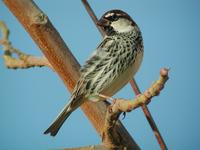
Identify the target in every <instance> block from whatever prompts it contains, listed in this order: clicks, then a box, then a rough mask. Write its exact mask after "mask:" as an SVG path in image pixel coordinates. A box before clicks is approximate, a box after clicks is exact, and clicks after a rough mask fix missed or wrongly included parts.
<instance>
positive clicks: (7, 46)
mask: <svg viewBox="0 0 200 150" xmlns="http://www.w3.org/2000/svg"><path fill="white" fill-rule="evenodd" d="M0 30H1V32H2V38H1V39H0V45H2V47H3V50H4V55H3V58H4V62H5V65H6V66H7V67H8V68H10V69H17V68H21V69H26V68H30V67H43V66H48V67H49V68H51V69H53V68H52V66H51V65H50V63H49V61H48V60H47V59H46V58H45V57H44V56H43V57H37V56H33V55H28V54H25V53H23V52H22V51H20V50H19V49H16V48H14V47H13V46H12V43H11V42H10V41H9V30H8V28H7V26H6V25H5V23H4V22H3V21H0ZM13 54H16V55H17V58H15V57H13Z"/></svg>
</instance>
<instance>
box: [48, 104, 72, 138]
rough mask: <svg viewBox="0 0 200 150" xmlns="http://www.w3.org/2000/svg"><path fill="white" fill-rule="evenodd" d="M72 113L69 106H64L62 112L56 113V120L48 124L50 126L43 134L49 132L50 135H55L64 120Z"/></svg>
mask: <svg viewBox="0 0 200 150" xmlns="http://www.w3.org/2000/svg"><path fill="white" fill-rule="evenodd" d="M71 113H72V110H71V109H70V108H69V106H67V107H65V108H64V109H63V110H62V112H61V113H60V114H59V115H58V117H57V118H56V120H55V121H54V122H53V123H52V124H51V125H50V127H49V128H48V129H47V130H46V131H45V132H44V134H49V133H50V135H51V136H55V135H56V134H57V133H58V131H59V129H60V128H61V126H62V125H63V123H64V122H65V120H66V119H67V118H68V117H69V116H70V114H71Z"/></svg>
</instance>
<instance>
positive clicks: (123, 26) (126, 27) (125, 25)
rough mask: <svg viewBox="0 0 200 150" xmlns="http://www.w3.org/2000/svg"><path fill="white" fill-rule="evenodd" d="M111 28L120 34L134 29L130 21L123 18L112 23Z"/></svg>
mask: <svg viewBox="0 0 200 150" xmlns="http://www.w3.org/2000/svg"><path fill="white" fill-rule="evenodd" d="M111 26H112V27H113V28H114V30H115V31H118V32H129V31H131V30H132V29H133V28H134V27H133V26H132V25H131V22H130V21H129V20H127V19H122V18H121V19H119V20H117V21H114V22H112V23H111Z"/></svg>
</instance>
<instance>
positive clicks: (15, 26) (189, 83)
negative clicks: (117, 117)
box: [0, 0, 200, 150]
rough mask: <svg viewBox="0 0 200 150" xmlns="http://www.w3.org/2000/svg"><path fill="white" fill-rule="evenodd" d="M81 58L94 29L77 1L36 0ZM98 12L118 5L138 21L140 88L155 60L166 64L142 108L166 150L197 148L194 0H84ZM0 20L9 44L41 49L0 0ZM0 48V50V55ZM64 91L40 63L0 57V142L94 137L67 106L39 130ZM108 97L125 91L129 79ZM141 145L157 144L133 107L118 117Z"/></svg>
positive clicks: (31, 143) (199, 24)
mask: <svg viewBox="0 0 200 150" xmlns="http://www.w3.org/2000/svg"><path fill="white" fill-rule="evenodd" d="M35 2H36V3H37V5H38V6H39V7H40V8H41V9H42V10H43V11H44V12H45V13H46V14H47V15H48V16H49V18H50V20H51V21H52V23H53V25H54V26H55V27H56V29H57V30H58V31H59V33H60V34H61V36H62V38H63V39H64V40H65V42H66V43H67V44H68V46H69V47H70V48H71V50H72V52H73V54H74V55H75V56H76V58H77V59H78V60H79V62H80V63H81V64H83V63H84V61H85V60H86V59H87V57H88V56H89V55H90V53H91V52H92V51H93V50H94V49H95V47H96V46H97V45H98V43H99V42H100V41H101V36H100V34H99V32H98V31H97V29H96V27H95V26H94V24H93V22H92V21H91V19H90V17H89V16H88V14H87V13H86V11H85V9H84V7H83V5H82V3H81V1H80V0H70V1H69V0H68V1H64V0H62V1H61V0H60V1H48V2H47V1H45V0H36V1H35ZM89 2H90V4H91V6H92V8H93V9H94V10H95V12H96V14H97V16H98V17H100V16H101V15H102V14H103V13H104V12H105V11H107V10H110V9H114V8H118V9H122V10H124V11H126V12H128V13H129V14H130V15H131V16H132V17H133V18H134V20H135V21H136V22H137V23H138V25H139V26H140V28H141V30H142V33H143V38H144V46H145V56H144V61H143V64H142V67H141V69H140V70H139V72H138V73H137V75H136V77H135V78H136V80H137V82H138V84H139V87H140V88H141V90H142V91H144V90H145V89H146V88H148V87H149V85H150V84H151V83H152V81H154V80H155V79H157V77H158V75H159V70H160V68H161V67H164V66H167V67H170V68H171V71H170V80H169V81H168V82H167V85H166V87H165V89H164V91H162V93H161V95H160V96H159V97H156V98H154V99H153V101H152V102H151V103H150V105H149V109H150V111H151V112H152V115H153V117H154V119H155V122H156V123H157V125H158V127H159V129H160V132H161V133H162V135H163V137H164V139H165V141H166V144H167V145H168V147H169V149H173V150H188V149H191V150H197V149H200V146H199V142H200V129H199V127H200V117H199V115H200V111H199V105H200V99H199V95H198V94H199V84H200V79H199V78H200V71H199V65H200V61H199V57H200V52H199V51H200V46H199V44H200V1H198V0H176V1H175V0H168V1H165V0H151V1H149V0H119V1H112V0H101V1H100V0H90V1H89ZM0 20H3V21H5V23H6V24H7V26H8V27H9V29H10V31H11V35H10V40H11V41H12V44H13V46H14V47H16V48H19V49H21V50H22V51H23V52H26V53H28V54H33V55H37V56H39V55H42V54H41V52H40V50H39V48H38V47H37V46H36V44H35V43H34V42H33V41H32V39H31V38H30V37H29V35H28V34H27V33H26V31H25V30H24V29H23V27H22V26H21V25H20V24H19V22H18V21H17V20H16V18H15V17H14V16H13V15H12V14H11V13H10V12H9V10H8V9H7V8H6V6H5V5H4V4H3V2H2V1H0ZM2 54H3V52H2V51H0V55H2ZM69 97H70V94H69V92H68V91H67V90H66V88H65V86H64V84H63V83H62V81H61V80H60V79H59V78H58V76H57V75H56V74H55V73H54V72H52V71H51V70H50V69H48V68H31V69H25V70H21V69H18V70H9V69H7V68H5V66H4V64H3V60H2V58H1V59H0V149H1V150H7V149H9V150H16V149H20V150H25V149H29V150H36V149H37V150H44V149H51V148H65V147H75V146H85V145H92V144H98V143H100V142H101V139H100V138H99V136H98V135H97V134H96V131H95V130H94V129H93V127H92V126H91V124H90V123H89V121H88V120H87V118H86V117H85V116H84V114H83V113H82V111H81V110H80V109H78V110H77V111H75V112H74V113H73V114H72V115H71V117H70V118H69V119H68V120H67V122H66V123H65V124H64V125H63V127H62V128H61V130H60V132H59V134H58V135H57V136H56V137H55V138H52V137H50V136H47V135H43V134H42V133H43V131H44V130H45V129H46V128H47V127H48V126H49V124H50V123H51V121H52V120H53V119H54V117H56V116H57V114H58V113H59V111H60V110H61V109H62V107H63V106H64V105H65V103H66V102H67V100H68V98H69ZM116 97H123V98H133V97H134V94H133V93H132V90H131V88H130V86H129V85H127V86H126V87H125V88H124V89H123V90H121V91H120V92H119V93H118V94H117V95H116ZM122 122H123V124H124V125H125V126H126V128H127V129H128V131H129V132H130V134H131V135H132V136H133V137H134V139H135V140H136V142H137V143H138V144H139V145H140V147H141V148H142V149H144V150H158V149H159V146H158V144H157V142H156V140H155V137H154V135H153V133H152V131H151V128H150V127H149V124H148V123H147V121H146V119H145V117H144V115H143V112H142V111H141V109H137V110H135V111H133V112H131V113H128V114H127V116H126V118H125V119H124V120H123V121H122Z"/></svg>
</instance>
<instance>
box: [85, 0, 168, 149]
mask: <svg viewBox="0 0 200 150" xmlns="http://www.w3.org/2000/svg"><path fill="white" fill-rule="evenodd" d="M82 2H83V5H84V6H85V8H86V10H87V12H88V14H89V15H90V17H91V18H92V20H93V22H94V23H95V25H96V27H97V28H98V30H99V32H100V33H101V35H102V36H105V32H104V30H103V29H102V28H101V27H99V26H97V21H98V20H97V17H96V15H95V14H94V11H93V10H92V8H91V7H90V5H89V3H88V2H87V0H82ZM130 84H131V87H132V89H133V91H134V93H135V95H139V94H140V93H141V92H140V89H139V87H138V85H137V83H136V81H135V79H134V78H133V79H131V80H130ZM141 107H142V110H143V112H144V115H145V117H146V119H147V120H148V122H149V124H150V126H151V128H152V130H153V132H154V134H155V137H156V139H157V141H158V143H159V145H160V147H161V149H162V150H166V149H167V146H166V144H165V141H164V140H163V138H162V135H161V134H160V132H159V129H158V128H157V126H156V123H155V121H154V119H153V117H152V115H151V113H150V111H149V109H148V107H147V106H146V104H144V105H142V106H141Z"/></svg>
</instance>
